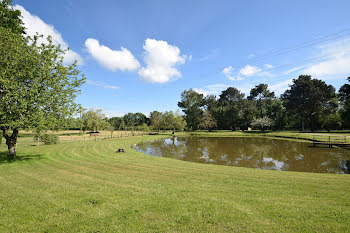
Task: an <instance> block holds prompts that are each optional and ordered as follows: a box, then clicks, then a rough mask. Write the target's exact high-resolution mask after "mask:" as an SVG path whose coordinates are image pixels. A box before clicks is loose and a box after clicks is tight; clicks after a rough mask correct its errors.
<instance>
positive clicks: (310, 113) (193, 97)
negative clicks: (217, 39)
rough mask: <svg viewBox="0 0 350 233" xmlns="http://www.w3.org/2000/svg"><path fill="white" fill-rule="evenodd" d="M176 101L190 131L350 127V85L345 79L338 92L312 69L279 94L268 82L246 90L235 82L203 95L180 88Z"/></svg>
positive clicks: (349, 79) (312, 129)
mask: <svg viewBox="0 0 350 233" xmlns="http://www.w3.org/2000/svg"><path fill="white" fill-rule="evenodd" d="M347 81H348V82H350V77H349V78H347ZM178 106H179V107H180V108H181V109H182V111H183V113H184V115H185V116H184V117H185V120H186V122H187V129H188V130H190V131H194V130H198V129H205V130H213V129H225V130H228V129H229V130H238V129H240V130H247V129H248V128H250V127H252V128H254V129H260V130H265V129H272V130H283V129H298V130H302V131H303V130H306V129H308V130H311V131H314V130H331V129H349V128H350V85H349V84H344V85H343V86H342V87H341V88H340V89H339V91H338V93H336V90H335V88H334V87H333V86H332V85H328V84H327V83H325V82H324V81H322V80H319V79H314V78H312V77H311V76H310V75H300V76H299V77H298V78H295V79H293V83H292V84H291V85H290V86H289V88H288V89H287V90H286V91H285V92H284V93H283V94H282V95H281V96H280V97H277V96H276V95H275V93H274V92H272V91H270V90H269V88H268V85H267V84H259V85H257V86H255V87H253V88H252V89H251V91H250V94H249V96H245V94H244V93H241V92H240V91H239V90H238V89H237V88H235V87H228V88H227V89H226V90H224V91H222V92H221V94H220V95H219V96H215V95H207V96H204V95H203V94H201V93H198V92H196V91H195V90H193V89H190V90H185V91H183V92H182V94H181V100H180V101H179V102H178Z"/></svg>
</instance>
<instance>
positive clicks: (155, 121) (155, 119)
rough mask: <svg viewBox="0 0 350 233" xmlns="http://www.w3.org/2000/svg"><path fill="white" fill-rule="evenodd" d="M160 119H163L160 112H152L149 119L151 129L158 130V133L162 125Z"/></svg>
mask: <svg viewBox="0 0 350 233" xmlns="http://www.w3.org/2000/svg"><path fill="white" fill-rule="evenodd" d="M162 117H163V114H162V113H161V112H158V111H153V112H151V113H150V118H149V119H150V121H151V126H152V127H153V129H155V130H158V132H159V130H160V127H161V125H162Z"/></svg>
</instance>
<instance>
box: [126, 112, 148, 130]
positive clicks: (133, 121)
mask: <svg viewBox="0 0 350 233" xmlns="http://www.w3.org/2000/svg"><path fill="white" fill-rule="evenodd" d="M123 120H124V122H125V124H126V125H127V126H129V127H134V126H138V125H142V124H143V123H148V120H147V117H146V116H145V115H144V114H143V113H140V112H137V113H131V112H129V113H128V114H126V115H124V116H123Z"/></svg>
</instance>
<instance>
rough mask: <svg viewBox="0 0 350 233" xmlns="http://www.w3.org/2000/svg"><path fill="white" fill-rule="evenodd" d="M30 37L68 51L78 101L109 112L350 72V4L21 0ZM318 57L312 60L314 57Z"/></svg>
mask: <svg viewBox="0 0 350 233" xmlns="http://www.w3.org/2000/svg"><path fill="white" fill-rule="evenodd" d="M13 4H14V5H16V8H17V9H19V10H21V11H22V14H23V21H24V22H25V26H26V27H27V30H28V31H27V32H28V34H33V33H34V32H36V31H38V32H39V33H41V34H44V35H49V34H50V35H52V36H53V39H54V42H55V43H57V44H61V45H62V46H63V47H68V46H69V47H70V48H71V50H70V52H69V53H68V54H67V56H66V57H65V60H66V62H67V63H69V62H71V61H73V60H74V59H77V60H78V61H79V69H80V70H81V71H82V73H84V74H85V76H86V78H87V83H86V84H84V86H83V87H82V88H81V89H82V93H81V95H79V96H78V98H77V102H78V103H80V104H82V106H84V107H85V108H100V109H102V110H103V111H104V113H105V114H107V115H108V116H110V117H111V116H120V115H123V114H125V113H127V112H142V113H144V114H148V113H149V112H151V111H153V110H158V111H165V110H177V109H178V107H177V102H178V101H179V100H180V95H181V92H182V91H183V90H186V89H190V88H193V89H195V90H196V91H198V92H201V93H203V94H216V95H219V94H220V92H221V91H222V90H224V89H226V88H227V87H228V86H234V87H237V88H238V89H240V90H241V91H242V92H244V93H246V94H248V93H249V91H250V89H251V88H252V87H254V86H255V85H257V84H259V83H267V84H269V86H270V88H271V89H272V90H273V91H275V92H276V94H278V95H279V94H281V93H283V91H284V90H286V88H287V87H288V84H290V83H291V80H292V79H293V78H296V77H297V76H298V75H300V74H310V75H312V76H313V77H315V78H319V79H323V80H325V81H326V82H327V83H329V84H332V85H334V86H335V87H336V88H337V89H338V88H339V87H340V86H341V85H342V84H344V83H345V82H346V78H347V77H348V76H350V14H349V9H350V1H347V0H344V1H340V0H335V1H326V0H317V1H312V0H308V1H301V0H300V1H297V0H294V1H277V0H276V1H268V0H267V1H258V0H256V1H247V0H245V1H243V0H242V1H223V0H218V1H203V0H201V1H188V0H187V1H180V0H176V1H164V0H158V1H112V0H109V1H106V0H100V1H90V0H88V1H87V0H85V1H83V0H76V1H74V0H64V1H63V0H60V1H58V0H56V1H44V0H31V1H28V0H27V1H26V0H18V1H14V2H13ZM316 58H317V59H316Z"/></svg>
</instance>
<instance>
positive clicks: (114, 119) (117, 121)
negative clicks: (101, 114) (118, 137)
mask: <svg viewBox="0 0 350 233" xmlns="http://www.w3.org/2000/svg"><path fill="white" fill-rule="evenodd" d="M122 121H123V118H122V117H112V118H110V119H108V122H109V123H110V124H111V125H112V127H113V128H114V129H120V125H121V123H122Z"/></svg>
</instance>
